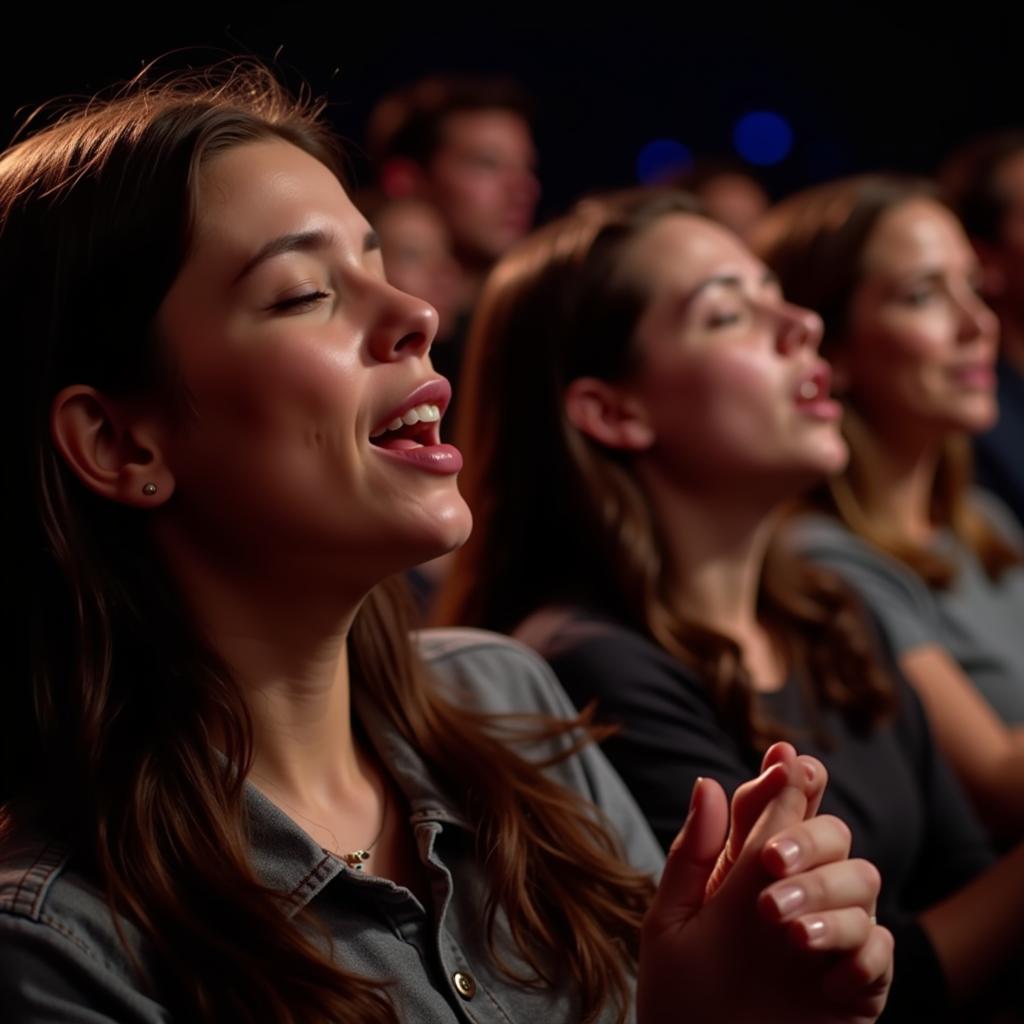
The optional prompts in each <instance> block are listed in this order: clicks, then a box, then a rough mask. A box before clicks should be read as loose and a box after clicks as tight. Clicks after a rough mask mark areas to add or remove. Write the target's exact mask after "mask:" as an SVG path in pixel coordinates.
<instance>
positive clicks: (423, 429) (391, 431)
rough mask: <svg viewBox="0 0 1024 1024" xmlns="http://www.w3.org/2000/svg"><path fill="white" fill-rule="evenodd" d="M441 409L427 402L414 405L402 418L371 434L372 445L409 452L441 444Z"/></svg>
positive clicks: (384, 425) (398, 417) (382, 426)
mask: <svg viewBox="0 0 1024 1024" xmlns="http://www.w3.org/2000/svg"><path fill="white" fill-rule="evenodd" d="M440 422H441V409H440V407H439V406H437V405H433V404H431V403H429V402H425V403H423V404H422V405H414V406H413V407H412V408H411V409H408V410H406V411H405V412H404V413H402V415H401V416H396V417H395V418H394V419H393V420H391V421H390V422H388V423H385V424H383V425H381V426H379V427H378V428H377V429H376V430H374V431H373V432H372V433H371V434H370V444H373V445H376V446H377V447H378V448H386V449H388V450H390V451H408V450H409V449H412V448H422V447H425V446H430V445H437V444H439V443H440V429H439V426H438V425H439V423H440Z"/></svg>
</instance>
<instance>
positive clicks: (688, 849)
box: [648, 779, 729, 928]
mask: <svg viewBox="0 0 1024 1024" xmlns="http://www.w3.org/2000/svg"><path fill="white" fill-rule="evenodd" d="M728 820H729V808H728V801H727V800H726V796H725V791H724V790H723V789H722V787H721V786H720V785H719V784H718V783H717V782H715V780H714V779H698V780H697V781H696V782H695V783H694V786H693V793H692V795H691V797H690V811H689V814H687V816H686V821H685V822H684V823H683V827H682V828H681V829H680V830H679V834H678V835H677V836H676V838H675V839H674V840H673V841H672V846H671V847H670V848H669V851H668V856H667V858H666V860H665V868H664V871H663V872H662V876H661V883H660V884H659V886H658V890H657V892H656V893H655V895H654V900H653V901H652V903H651V909H650V912H649V913H648V920H649V921H650V922H651V925H652V927H658V928H661V927H663V926H665V927H667V926H671V925H678V924H684V923H685V922H686V921H688V920H689V919H690V918H691V917H693V915H694V914H696V913H697V911H698V910H700V908H701V907H702V906H703V905H704V901H705V895H706V892H707V884H708V878H709V877H710V875H711V872H712V870H713V869H714V867H715V864H716V863H717V861H718V858H719V855H720V854H721V852H722V848H723V846H724V844H725V836H726V826H727V823H728Z"/></svg>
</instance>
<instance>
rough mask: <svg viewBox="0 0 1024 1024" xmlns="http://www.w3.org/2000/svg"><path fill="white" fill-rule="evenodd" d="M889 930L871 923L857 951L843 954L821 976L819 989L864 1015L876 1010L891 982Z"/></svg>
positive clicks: (892, 945)
mask: <svg viewBox="0 0 1024 1024" xmlns="http://www.w3.org/2000/svg"><path fill="white" fill-rule="evenodd" d="M894 945H895V943H894V940H893V937H892V933H891V932H890V931H889V930H888V929H887V928H883V927H882V926H881V925H877V924H876V925H874V926H873V927H872V929H871V933H870V935H869V936H868V938H867V941H866V942H865V943H864V945H863V946H861V947H860V949H858V950H857V951H856V952H852V953H850V954H848V955H846V956H844V957H842V958H841V959H840V960H839V962H838V963H837V964H836V965H835V966H834V967H832V968H830V969H829V971H828V972H826V974H825V976H824V977H823V978H822V990H823V991H824V993H825V994H826V995H827V996H828V997H829V998H830V999H831V1000H832V1001H834V1002H836V1003H842V1004H846V1005H847V1006H848V1007H850V1008H851V1009H854V1010H856V1012H857V1013H859V1014H861V1015H863V1016H870V1015H871V1014H872V1013H874V1014H878V1013H880V1012H881V1010H882V1007H883V1006H884V1005H885V996H886V993H887V992H888V990H889V986H890V985H891V984H892V971H893V947H894Z"/></svg>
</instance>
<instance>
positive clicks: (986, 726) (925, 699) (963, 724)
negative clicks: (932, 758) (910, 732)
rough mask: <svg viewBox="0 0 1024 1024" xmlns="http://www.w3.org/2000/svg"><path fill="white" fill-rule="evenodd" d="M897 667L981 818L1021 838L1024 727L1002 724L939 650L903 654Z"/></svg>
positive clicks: (1023, 825)
mask: <svg viewBox="0 0 1024 1024" xmlns="http://www.w3.org/2000/svg"><path fill="white" fill-rule="evenodd" d="M900 669H901V670H902V672H903V674H904V675H905V676H906V678H907V679H908V680H909V681H910V683H912V684H913V686H914V688H915V689H916V690H917V692H918V694H919V696H920V697H921V702H922V703H923V704H924V706H925V710H926V711H927V713H928V718H929V721H930V724H931V727H932V731H933V732H934V734H935V739H936V742H937V743H938V745H939V747H940V748H941V750H942V751H943V753H944V754H945V755H946V757H947V758H948V759H949V762H950V764H951V765H952V766H953V769H954V771H955V772H956V773H957V775H958V776H959V778H960V781H961V782H962V783H963V786H964V788H965V789H966V790H967V792H968V793H969V795H970V797H971V799H972V801H973V802H974V806H975V808H976V809H977V811H978V814H979V816H980V817H981V819H982V820H983V821H984V822H985V824H986V825H987V826H988V827H989V829H991V830H992V832H993V833H995V834H996V835H999V836H1004V837H1008V838H1012V839H1016V838H1019V837H1020V836H1021V835H1024V728H1021V727H1011V726H1007V725H1006V724H1005V723H1004V722H1002V721H1001V720H1000V719H999V718H998V716H997V715H996V714H995V712H994V711H993V710H992V709H991V707H989V705H988V703H987V702H986V701H985V699H984V698H983V697H982V696H981V695H980V694H979V693H978V691H977V690H976V689H975V687H974V684H973V683H972V682H971V680H970V679H969V678H968V677H967V676H966V675H965V674H964V672H963V671H962V669H961V668H960V666H959V665H957V663H956V662H955V661H954V660H953V659H952V658H951V657H950V656H949V655H948V654H947V653H946V651H945V650H943V648H941V647H938V646H927V647H917V648H915V649H914V650H912V651H909V652H907V653H906V654H904V655H903V656H902V657H901V658H900Z"/></svg>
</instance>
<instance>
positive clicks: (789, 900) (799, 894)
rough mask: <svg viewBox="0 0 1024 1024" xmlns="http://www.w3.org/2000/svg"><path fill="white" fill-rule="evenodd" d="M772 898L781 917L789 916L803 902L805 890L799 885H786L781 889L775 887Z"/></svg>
mask: <svg viewBox="0 0 1024 1024" xmlns="http://www.w3.org/2000/svg"><path fill="white" fill-rule="evenodd" d="M771 899H772V903H774V904H775V910H776V912H777V913H778V915H779V917H787V916H788V915H789V914H792V913H793V911H794V910H796V909H797V907H799V906H800V904H801V903H803V901H804V891H803V889H801V888H800V886H798V885H786V886H783V887H782V888H781V889H774V890H773V891H772V893H771Z"/></svg>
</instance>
